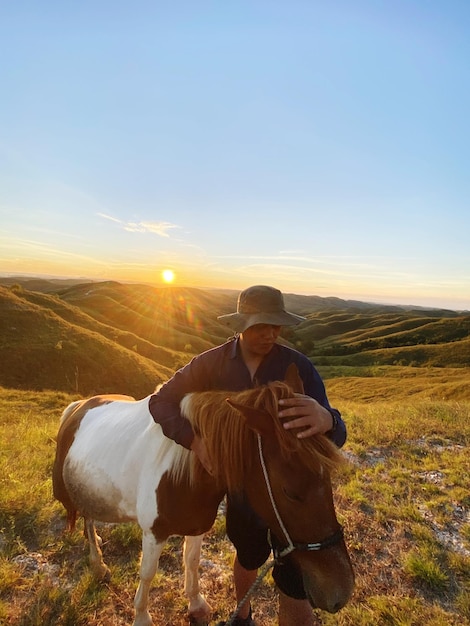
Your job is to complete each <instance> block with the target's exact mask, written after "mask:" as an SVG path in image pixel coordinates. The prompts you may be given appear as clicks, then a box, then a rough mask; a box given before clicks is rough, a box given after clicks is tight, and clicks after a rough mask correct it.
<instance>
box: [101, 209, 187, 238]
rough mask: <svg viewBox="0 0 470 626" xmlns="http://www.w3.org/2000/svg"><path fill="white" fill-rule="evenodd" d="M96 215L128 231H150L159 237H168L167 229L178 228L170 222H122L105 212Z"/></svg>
mask: <svg viewBox="0 0 470 626" xmlns="http://www.w3.org/2000/svg"><path fill="white" fill-rule="evenodd" d="M98 215H99V216H100V217H102V218H104V219H106V220H109V221H110V222H114V223H115V224H120V225H121V226H122V228H123V229H124V230H126V231H127V232H130V233H152V234H154V235H158V236H159V237H169V236H170V235H169V234H168V231H170V230H172V229H174V228H180V227H179V226H177V225H176V224H171V223H170V222H124V221H122V220H119V219H117V218H115V217H112V216H111V215H107V214H106V213H98Z"/></svg>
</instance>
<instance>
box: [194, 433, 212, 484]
mask: <svg viewBox="0 0 470 626" xmlns="http://www.w3.org/2000/svg"><path fill="white" fill-rule="evenodd" d="M191 450H192V451H193V452H195V453H196V455H197V457H198V459H199V460H200V461H201V463H202V465H203V467H204V469H205V470H206V472H208V473H209V474H210V475H211V476H213V470H212V463H211V460H210V458H209V455H208V454H207V449H206V444H205V443H204V441H203V440H202V439H201V438H200V437H199V436H198V435H194V439H193V442H192V444H191Z"/></svg>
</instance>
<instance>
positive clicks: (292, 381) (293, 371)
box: [284, 363, 304, 393]
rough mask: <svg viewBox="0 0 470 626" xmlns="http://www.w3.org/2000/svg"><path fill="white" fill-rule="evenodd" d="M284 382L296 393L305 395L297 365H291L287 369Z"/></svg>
mask: <svg viewBox="0 0 470 626" xmlns="http://www.w3.org/2000/svg"><path fill="white" fill-rule="evenodd" d="M284 382H285V383H286V384H287V385H289V387H291V388H292V390H293V392H294V393H304V383H303V381H302V379H301V378H300V374H299V370H298V369H297V365H296V364H295V363H291V364H290V365H289V367H288V368H287V371H286V375H285V379H284Z"/></svg>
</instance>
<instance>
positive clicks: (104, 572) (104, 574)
mask: <svg viewBox="0 0 470 626" xmlns="http://www.w3.org/2000/svg"><path fill="white" fill-rule="evenodd" d="M84 522H85V535H86V537H87V539H88V544H89V546H90V568H91V570H92V571H93V575H94V576H95V578H97V579H98V580H104V581H107V580H109V579H110V578H111V572H110V571H109V568H108V567H107V565H106V564H105V562H104V561H103V553H102V552H101V548H100V543H101V538H100V537H98V535H97V533H96V528H95V523H94V521H93V520H92V519H88V518H84Z"/></svg>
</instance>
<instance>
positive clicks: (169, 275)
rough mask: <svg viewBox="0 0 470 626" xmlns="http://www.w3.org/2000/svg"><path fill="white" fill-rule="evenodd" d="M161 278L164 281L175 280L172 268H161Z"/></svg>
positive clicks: (170, 281)
mask: <svg viewBox="0 0 470 626" xmlns="http://www.w3.org/2000/svg"><path fill="white" fill-rule="evenodd" d="M162 278H163V281H164V282H165V283H172V282H173V281H174V280H175V273H174V272H173V270H163V272H162Z"/></svg>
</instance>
